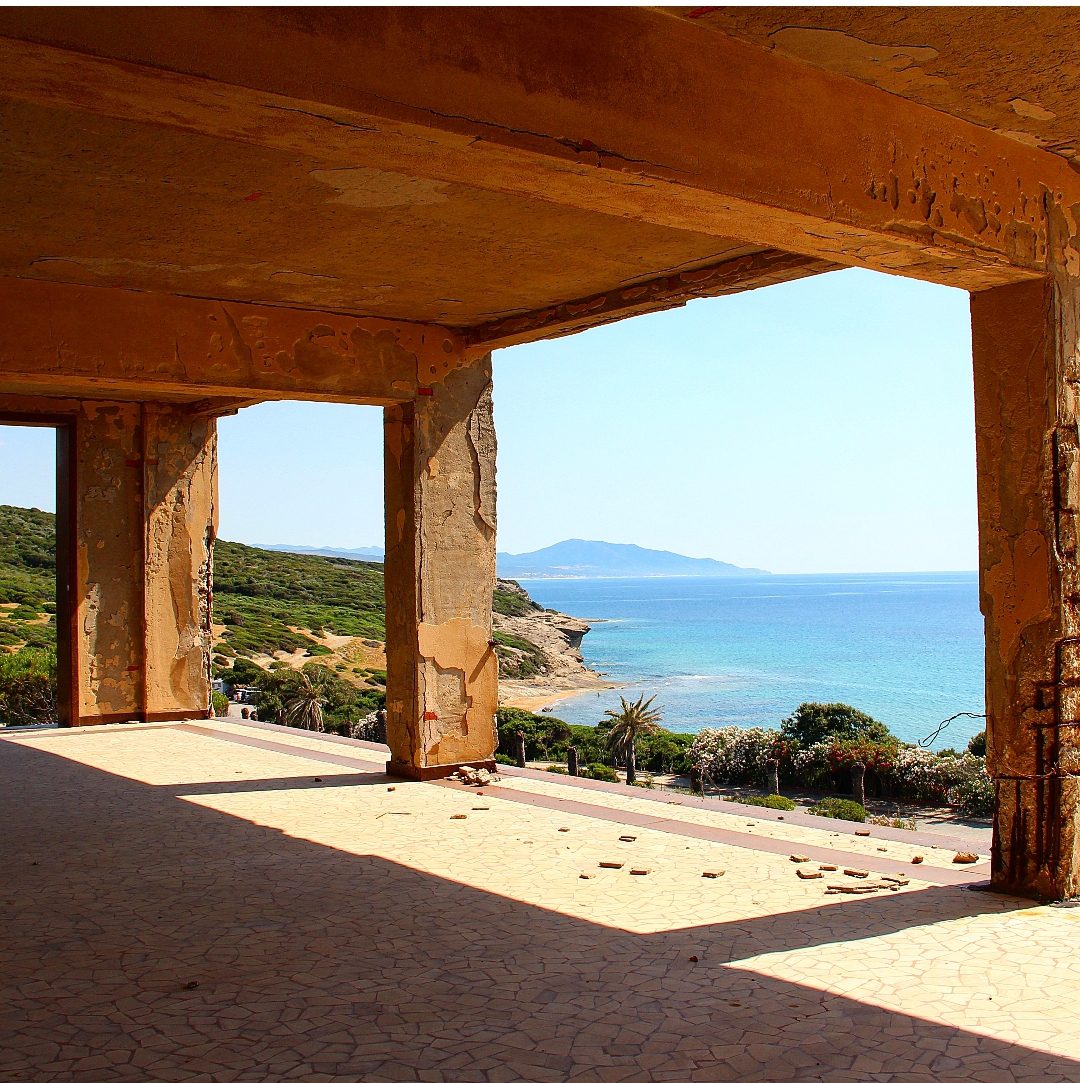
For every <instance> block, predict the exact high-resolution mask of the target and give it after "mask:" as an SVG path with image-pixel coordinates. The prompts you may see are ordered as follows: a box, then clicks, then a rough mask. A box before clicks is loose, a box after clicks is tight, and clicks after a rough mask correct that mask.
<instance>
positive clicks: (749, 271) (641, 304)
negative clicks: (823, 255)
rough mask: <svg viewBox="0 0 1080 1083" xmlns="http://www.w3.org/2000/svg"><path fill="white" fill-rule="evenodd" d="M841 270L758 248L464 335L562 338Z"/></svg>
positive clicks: (489, 343)
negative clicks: (701, 301)
mask: <svg viewBox="0 0 1080 1083" xmlns="http://www.w3.org/2000/svg"><path fill="white" fill-rule="evenodd" d="M837 270H840V266H839V265H838V264H836V263H826V262H825V261H824V260H819V259H814V258H813V257H812V256H800V255H796V254H795V253H792V252H775V251H766V252H755V253H753V254H752V255H746V256H738V257H736V258H735V259H729V260H724V261H723V262H721V263H716V264H713V265H712V266H709V267H699V268H697V269H696V270H693V271H679V272H676V273H675V274H670V275H662V276H660V277H658V278H650V279H646V280H645V281H643V282H636V283H634V284H633V285H631V286H621V287H619V288H618V289H615V290H610V291H608V292H607V293H598V294H594V295H593V296H591V297H582V298H578V299H577V300H574V301H566V302H564V303H562V304H558V305H552V306H550V307H549V308H544V309H540V310H539V311H537V312H524V313H522V314H521V315H519V316H508V317H507V318H506V319H502V320H493V321H491V322H490V323H484V324H480V325H479V326H478V327H472V328H469V330H468V331H466V332H464V334H463V335H462V337H463V338H464V340H465V342H466V344H467V345H469V346H473V347H483V348H486V349H489V350H490V349H496V348H498V347H503V346H514V345H518V344H520V343H522V342H535V341H536V340H537V339H547V338H559V337H561V336H563V335H573V334H576V333H577V332H579V331H587V330H588V329H589V328H590V327H598V326H600V325H601V324H605V323H614V322H615V321H617V320H625V319H627V318H628V317H629V316H639V315H641V314H642V313H645V312H662V311H664V310H665V309H669V308H679V307H681V306H682V305H685V304H686V303H687V301H692V300H694V299H696V298H701V297H724V296H727V295H729V294H733V293H745V292H746V291H747V290H754V289H760V288H761V287H762V286H772V285H776V284H777V283H780V282H794V281H795V280H797V279H800V278H808V277H809V276H811V275H818V274H824V273H826V272H827V271H837Z"/></svg>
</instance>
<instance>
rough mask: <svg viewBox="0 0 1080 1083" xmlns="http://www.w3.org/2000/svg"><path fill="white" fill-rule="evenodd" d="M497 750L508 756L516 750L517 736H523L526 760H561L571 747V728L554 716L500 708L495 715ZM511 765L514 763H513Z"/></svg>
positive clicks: (519, 709)
mask: <svg viewBox="0 0 1080 1083" xmlns="http://www.w3.org/2000/svg"><path fill="white" fill-rule="evenodd" d="M495 718H496V723H497V725H498V728H499V748H500V749H502V751H503V752H504V753H511V752H513V751H515V750H516V748H517V734H518V733H519V732H520V733H523V734H525V758H526V759H527V760H561V759H563V758H564V757H565V755H566V748H567V746H568V745H569V744H570V727H569V726H568V725H567V724H566V723H565V722H564V721H563V720H562V719H561V718H555V717H554V715H548V714H533V713H532V712H531V711H523V710H521V708H519V707H500V708H499V709H498V711H497V712H496V715H495ZM512 762H515V763H516V762H517V761H516V760H514V761H512Z"/></svg>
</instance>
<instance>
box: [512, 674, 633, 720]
mask: <svg viewBox="0 0 1080 1083" xmlns="http://www.w3.org/2000/svg"><path fill="white" fill-rule="evenodd" d="M622 687H623V685H621V684H619V683H617V682H616V681H610V680H608V679H607V678H606V677H604V676H603V675H602V674H599V673H588V674H582V675H581V676H579V677H564V678H560V679H556V680H545V681H540V682H536V683H534V682H532V681H514V680H509V681H500V682H499V706H500V707H517V708H519V709H520V710H523V711H532V712H534V713H535V712H537V711H539V710H541V709H542V708H544V707H549V706H551V705H552V704H554V703H561V702H562V701H563V700H565V699H571V698H576V697H578V696H583V695H585V694H586V693H588V692H606V691H608V690H610V689H612V688H622Z"/></svg>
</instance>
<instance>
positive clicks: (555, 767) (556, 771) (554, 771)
mask: <svg viewBox="0 0 1080 1083" xmlns="http://www.w3.org/2000/svg"><path fill="white" fill-rule="evenodd" d="M544 770H545V771H547V773H548V774H549V775H565V774H568V773H569V772H568V771H567V770H566V768H565V767H563V766H562V764H559V763H549V764H548V765H547V767H545V768H544Z"/></svg>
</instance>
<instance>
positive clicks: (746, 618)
mask: <svg viewBox="0 0 1080 1083" xmlns="http://www.w3.org/2000/svg"><path fill="white" fill-rule="evenodd" d="M524 585H525V586H526V587H527V588H528V590H529V593H530V594H531V595H532V596H533V597H534V598H535V599H536V600H537V601H538V602H540V604H541V605H544V606H547V607H549V608H551V609H558V610H561V611H562V612H564V613H570V614H572V615H573V616H575V617H582V618H584V619H585V620H589V621H594V622H595V623H594V624H593V628H592V631H591V632H589V634H588V635H587V636H586V637H585V642H584V644H583V645H582V652H583V654H584V656H585V660H586V662H587V663H588V664H589V665H590V666H592V667H593V668H594V669H598V670H600V671H601V672H604V673H607V674H609V675H610V676H611V678H612V679H613V680H616V681H619V682H622V683H625V684H626V685H628V688H622V689H619V690H617V691H614V692H602V693H601V694H600V695H599V696H597V695H596V694H594V693H588V694H586V695H582V696H574V697H571V698H568V699H566V700H564V701H562V702H560V703H559V704H557V705H556V706H555V707H554V709H553V711H552V713H553V714H556V715H558V717H560V718H563V719H565V720H566V721H567V722H572V723H581V724H586V725H592V724H595V723H596V722H597V720H598V719H599V718H600V717H601V715H602V714H603V711H604V710H605V709H607V708H608V707H612V706H616V705H617V704H618V699H619V695H620V694H622V695H624V696H636V695H637V694H638V693H639V692H644V693H646V694H647V695H653V694H654V693H655V694H656V697H657V705H658V706H660V707H662V708H663V711H664V724H665V725H666V726H667V727H668V728H669V729H673V730H677V731H683V732H694V731H697V730H700V729H703V728H705V727H707V726H718V725H732V724H734V725H738V726H777V725H778V724H779V722H780V720H781V719H782V718H783V717H784V716H785V715H787V714H789V713H790V712H791V711H792V710H793V709H794V708H795V707H796V706H798V704H800V703H801V702H803V701H804V700H819V701H836V700H839V701H842V702H845V703H850V704H852V705H853V706H855V707H858V708H860V709H861V710H864V711H867V712H868V713H869V714H872V715H873V716H874V717H875V718H879V719H880V720H881V721H882V722H884V723H886V725H888V726H889V728H890V729H891V730H892V731H893V732H894V733H895V734H896V735H897V736H898V737H900V738H901V739H902V740H905V741H915V740H917V739H918V738H920V737H923V736H924V735H926V734H928V733H929V732H930V731H931V730H932V729H933V728H934V726H935V725H936V724H937V723H938V722H939V721H941V720H942V719H943V718H946V717H948V716H949V715H953V714H956V713H957V712H958V711H972V712H976V713H981V712H982V711H983V710H984V707H983V631H982V617H981V616H980V614H979V599H978V582H977V576H976V574H975V573H974V572H947V573H946V572H941V573H929V574H928V573H921V574H891V575H889V574H876V575H771V576H761V577H753V578H748V579H697V578H692V579H691V578H687V579H565V580H555V579H544V580H538V579H530V580H527V581H526V582H525V584H524ZM982 727H983V723H982V721H981V720H973V719H958V720H957V721H956V722H953V723H952V724H951V725H950V726H949V727H948V728H947V729H946V730H945V731H944V732H943V733H942V734H941V736H940V737H939V738H938V740H937V741H936V742H935V743H934V745H933V746H932V747H935V748H945V747H953V748H963V746H964V745H965V744H966V743H967V741H968V739H969V738H970V737H971V736H972V735H973V734H974V733H976V732H977V731H979V730H981V729H982Z"/></svg>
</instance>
